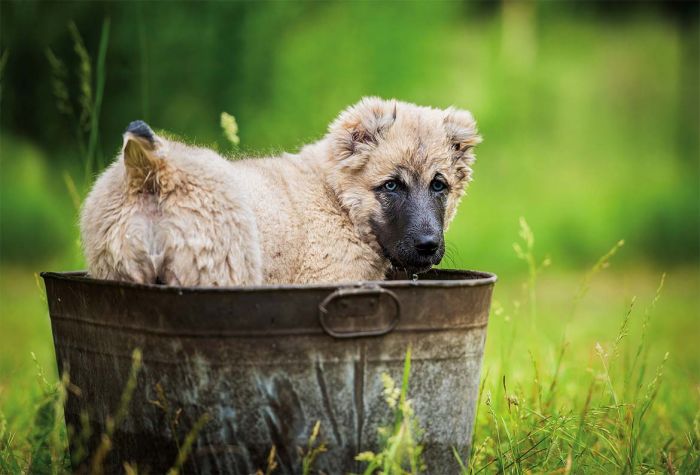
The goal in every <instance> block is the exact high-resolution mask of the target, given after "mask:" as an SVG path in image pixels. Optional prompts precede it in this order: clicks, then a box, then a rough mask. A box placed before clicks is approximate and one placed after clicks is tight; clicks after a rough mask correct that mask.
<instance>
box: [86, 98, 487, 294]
mask: <svg viewBox="0 0 700 475" xmlns="http://www.w3.org/2000/svg"><path fill="white" fill-rule="evenodd" d="M479 142H480V137H479V136H478V134H477V131H476V123H475V122H474V119H473V117H472V115H471V114H470V113H469V112H466V111H462V110H457V109H452V108H451V109H447V110H439V109H433V108H428V107H420V106H416V105H413V104H408V103H404V102H399V101H386V100H382V99H378V98H365V99H363V100H362V101H360V102H359V103H358V104H356V105H354V106H352V107H350V108H348V109H346V110H345V111H343V112H342V113H341V114H340V116H339V117H338V118H337V119H336V120H335V122H333V123H332V124H331V125H330V128H329V131H328V133H327V134H326V136H325V137H323V138H322V139H321V140H319V141H318V142H316V143H314V144H311V145H307V146H305V147H303V148H302V149H301V151H300V152H299V153H298V154H295V155H292V154H284V155H283V156H281V157H277V158H265V159H249V160H238V161H233V162H231V161H228V160H226V159H224V158H223V157H221V156H219V155H218V154H216V153H215V152H213V151H212V150H209V149H205V148H197V147H192V146H188V145H185V144H182V143H179V142H176V141H173V140H168V139H165V138H162V137H158V136H156V135H155V134H154V133H153V132H152V130H151V129H150V128H149V127H148V126H147V125H146V124H145V123H143V122H141V121H137V122H133V123H132V124H130V126H129V128H128V129H127V131H126V133H125V135H124V148H123V151H122V153H121V154H120V155H119V156H118V157H117V160H116V161H115V162H114V163H113V164H112V165H111V166H110V167H109V168H108V169H107V170H106V171H105V172H104V173H103V174H102V175H101V176H100V177H99V179H98V180H97V182H96V183H95V185H94V187H93V189H92V191H91V192H90V194H89V195H88V197H87V199H86V201H85V205H84V208H83V211H82V215H81V233H82V242H83V248H84V251H85V255H86V258H87V262H88V267H89V273H90V274H91V275H92V276H93V277H97V278H104V279H115V280H127V281H133V282H139V283H164V284H169V285H181V286H227V285H254V284H289V283H298V284H306V283H325V282H340V281H355V280H380V279H383V278H384V277H385V276H386V274H387V272H388V271H389V269H390V268H391V267H392V266H393V267H394V268H396V269H404V270H406V271H407V272H409V273H416V272H423V271H426V270H428V269H429V268H430V267H432V266H433V265H435V264H437V263H439V262H440V260H441V259H442V256H443V254H444V249H445V246H444V239H443V230H444V228H445V227H446V226H447V224H449V222H450V221H451V220H452V218H453V217H454V214H455V211H456V208H457V204H458V203H459V200H460V198H461V197H462V195H463V194H464V190H465V187H466V185H467V183H468V182H469V180H470V175H471V164H472V162H473V161H474V155H473V152H472V149H473V147H474V146H475V145H476V144H477V143H479Z"/></svg>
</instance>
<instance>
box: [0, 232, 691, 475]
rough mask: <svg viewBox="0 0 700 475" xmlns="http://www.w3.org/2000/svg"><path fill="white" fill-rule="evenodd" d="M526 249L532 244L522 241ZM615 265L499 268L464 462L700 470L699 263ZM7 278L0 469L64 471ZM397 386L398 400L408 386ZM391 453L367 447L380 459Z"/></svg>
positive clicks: (17, 275)
mask: <svg viewBox="0 0 700 475" xmlns="http://www.w3.org/2000/svg"><path fill="white" fill-rule="evenodd" d="M526 236H527V235H526ZM520 252H521V253H523V254H524V255H527V254H530V255H532V254H531V251H530V250H528V246H527V245H526V244H522V245H521V249H520ZM620 252H624V248H623V249H622V250H621V251H620ZM528 259H529V258H527V257H526V261H528ZM532 262H538V259H536V258H533V259H532ZM606 267H607V261H603V262H601V263H599V265H598V266H597V267H596V272H593V273H590V272H589V273H585V272H583V273H580V274H572V273H570V272H568V271H567V272H559V271H557V266H556V263H554V264H553V265H552V266H550V267H547V268H545V269H541V268H540V269H539V270H538V271H537V273H536V274H535V275H534V277H533V274H532V273H529V274H522V275H519V276H510V275H501V276H500V281H499V283H498V284H497V287H496V295H495V301H494V305H493V311H492V315H491V319H490V322H489V335H488V339H487V347H486V354H485V358H484V367H483V372H482V388H481V394H480V402H479V409H478V415H477V420H476V427H475V435H474V449H473V452H472V457H471V460H468V461H467V460H465V461H463V462H464V465H465V473H482V472H483V473H495V472H501V471H505V472H508V473H524V472H529V473H533V472H534V473H554V472H556V473H559V472H561V473H569V472H571V473H600V472H604V473H628V472H629V473H646V472H660V471H661V472H677V473H698V470H700V457H699V456H698V454H699V452H698V449H699V445H698V440H699V438H700V434H699V433H698V423H699V422H698V418H699V417H700V415H699V413H698V408H699V407H700V405H699V404H698V402H699V400H700V381H699V379H698V375H699V374H700V361H698V358H697V351H696V349H695V348H693V346H692V342H691V335H693V334H694V333H696V332H697V317H698V313H697V312H698V301H697V292H698V288H699V286H700V273H699V272H698V270H697V269H694V268H679V269H675V270H672V271H671V272H669V273H668V274H667V276H666V277H665V280H664V283H663V288H661V286H660V283H661V279H662V273H661V272H659V271H656V270H651V269H645V268H635V269H632V268H624V269H616V268H615V265H614V258H613V262H612V268H611V269H607V268H606ZM0 289H1V290H0V292H1V293H0V313H1V314H2V320H0V322H1V323H0V324H1V325H2V327H1V328H0V348H1V350H0V410H1V411H2V419H0V420H1V421H2V422H0V432H2V439H1V440H0V464H2V465H0V472H3V473H4V472H8V473H23V472H25V471H27V470H28V469H29V468H31V467H32V466H36V464H37V463H43V464H48V465H47V467H50V468H51V470H53V471H54V472H61V469H62V468H63V467H64V466H65V465H64V464H65V463H66V461H67V458H66V454H65V453H64V452H61V451H62V450H64V449H65V437H66V436H65V430H64V429H63V427H62V424H61V421H60V411H59V412H55V410H56V408H57V407H58V405H60V404H59V403H60V400H61V399H60V398H61V395H60V391H59V392H56V388H57V387H60V385H58V384H57V383H58V382H59V381H58V375H57V374H56V371H55V367H56V366H55V361H54V354H53V345H52V340H51V330H50V324H49V320H48V316H47V311H46V306H45V302H43V301H42V295H43V294H42V292H41V291H40V289H39V288H38V287H37V285H36V282H35V277H34V275H33V273H32V272H31V271H29V270H26V269H23V268H14V269H13V268H7V267H3V268H2V272H1V273H0ZM581 289H585V292H582V291H581ZM533 296H535V297H536V302H537V305H536V306H534V305H531V301H530V299H531V298H532V297H533ZM635 297H636V298H635ZM33 355H36V361H37V363H36V364H35V362H34V360H33ZM37 367H39V368H43V370H42V372H41V373H39V372H38V370H37ZM404 381H406V380H405V379H404ZM396 389H397V391H400V392H399V394H400V397H399V404H398V405H399V406H401V404H402V403H401V401H404V400H405V398H406V397H407V396H406V389H405V384H402V387H401V389H400V390H399V388H396ZM390 392H391V391H390ZM387 394H388V393H387ZM410 396H411V394H410V387H409V388H408V398H409V399H410ZM52 414H54V415H52ZM56 415H58V416H59V417H58V418H57V417H56ZM402 420H403V419H400V418H398V416H397V420H396V421H394V423H395V424H394V425H393V426H392V424H391V422H390V423H389V427H388V428H387V429H386V431H387V433H386V434H385V435H384V439H383V440H385V441H386V444H385V447H386V448H387V452H386V454H389V455H391V454H396V453H399V454H400V453H401V450H402V444H404V443H408V446H411V447H412V446H415V447H418V446H419V442H420V441H419V440H418V439H416V440H413V438H412V437H408V438H403V439H402V438H401V437H404V436H405V435H406V434H405V433H403V435H401V434H402V433H401V431H402V430H403V431H405V430H406V429H407V428H409V427H412V426H406V425H405V424H401V422H402ZM409 420H410V417H409ZM410 423H411V424H413V421H410ZM392 427H393V428H394V429H395V431H394V432H392ZM415 431H416V433H417V432H419V430H418V428H415ZM397 435H398V438H397ZM414 435H415V434H414ZM322 439H323V428H321V435H320V437H319V441H320V442H322ZM397 440H399V442H397ZM401 441H403V442H401ZM406 441H409V442H410V443H409V442H406ZM314 443H316V440H315V439H314V441H313V442H312V443H311V445H310V447H312V446H313V445H314ZM392 444H393V445H392ZM317 446H318V445H317ZM389 449H390V450H389ZM386 454H385V455H382V454H375V458H372V457H371V456H368V455H367V454H365V457H366V460H368V461H369V459H370V458H372V460H373V461H380V462H385V461H386V460H388V459H387V458H386ZM316 456H319V457H323V453H322V451H321V452H319V453H317V454H316ZM382 457H384V458H382ZM37 458H39V462H37ZM42 458H43V459H42ZM419 459H420V457H418V458H414V462H413V465H414V466H415V467H419V466H420V463H419ZM391 460H395V459H391ZM398 460H399V462H398V463H399V465H395V466H394V470H390V471H389V473H402V472H399V471H397V470H396V467H398V466H401V465H400V463H401V462H400V461H401V460H403V462H404V465H403V470H405V472H406V473H417V472H416V471H415V470H412V469H411V464H410V463H409V459H408V458H403V459H401V458H399V459H398ZM392 463H393V462H392ZM33 464H34V465H33ZM388 466H391V465H390V464H389V465H388ZM306 469H307V470H308V467H307V468H306ZM272 473H274V471H273V472H272ZM307 473H313V471H309V472H307Z"/></svg>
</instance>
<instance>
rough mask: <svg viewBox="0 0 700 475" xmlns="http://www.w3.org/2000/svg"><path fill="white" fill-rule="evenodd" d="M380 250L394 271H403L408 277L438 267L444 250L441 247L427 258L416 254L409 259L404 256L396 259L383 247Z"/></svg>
mask: <svg viewBox="0 0 700 475" xmlns="http://www.w3.org/2000/svg"><path fill="white" fill-rule="evenodd" d="M381 249H382V253H383V254H384V257H385V258H387V259H388V260H389V262H390V263H391V266H392V267H393V268H394V270H395V271H403V272H405V273H406V274H408V275H409V276H410V275H413V274H421V273H423V272H427V271H429V270H430V269H432V268H433V266H435V265H438V264H439V263H440V261H442V257H443V255H444V249H443V248H442V246H441V247H440V249H439V250H438V251H437V252H436V253H435V254H432V255H429V256H421V255H419V254H416V255H412V256H410V257H409V256H406V257H404V258H401V257H398V256H396V255H395V254H393V253H391V252H389V251H388V250H387V249H386V248H385V247H384V246H381Z"/></svg>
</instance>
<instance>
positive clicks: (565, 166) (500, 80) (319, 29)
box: [0, 1, 700, 404]
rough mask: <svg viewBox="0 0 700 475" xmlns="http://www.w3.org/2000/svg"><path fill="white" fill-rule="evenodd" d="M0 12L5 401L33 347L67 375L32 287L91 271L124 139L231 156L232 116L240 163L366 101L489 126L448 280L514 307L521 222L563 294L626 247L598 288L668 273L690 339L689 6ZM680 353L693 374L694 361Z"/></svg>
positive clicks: (697, 238)
mask: <svg viewBox="0 0 700 475" xmlns="http://www.w3.org/2000/svg"><path fill="white" fill-rule="evenodd" d="M0 12H1V15H0V17H1V22H2V24H1V29H0V42H1V43H0V54H1V55H2V65H3V67H2V79H1V81H2V82H1V87H2V89H1V94H2V95H1V98H0V101H1V103H0V104H1V113H0V124H1V128H2V131H1V132H0V140H1V141H0V167H1V168H0V180H1V185H0V219H1V224H0V258H1V263H0V284H1V285H2V287H1V292H2V293H1V294H0V311H2V315H1V316H0V334H2V336H3V337H2V338H0V348H2V349H0V353H2V355H0V356H2V357H1V358H0V376H2V377H0V400H1V399H2V398H3V388H4V390H5V393H6V392H7V390H8V388H10V386H11V385H12V384H11V382H10V381H12V380H13V377H14V378H15V380H16V379H17V375H18V374H21V373H22V371H24V369H26V367H27V366H31V361H28V356H27V354H28V352H29V351H30V350H33V351H35V352H37V354H38V356H39V360H40V361H41V362H43V363H44V364H45V365H47V366H49V367H52V365H53V361H52V348H51V345H50V336H49V335H50V333H49V332H50V329H49V327H48V322H47V319H46V316H45V315H46V314H45V304H44V303H43V302H41V301H40V300H39V297H38V296H39V295H40V294H41V292H42V290H41V285H40V288H39V289H36V286H35V281H34V276H33V274H34V272H36V271H40V270H48V269H51V270H68V269H75V268H81V267H82V266H83V262H82V258H81V257H80V250H79V246H78V242H77V235H78V234H77V225H76V222H77V209H76V206H75V203H76V201H79V198H80V196H82V195H83V194H84V192H85V190H86V189H87V187H88V186H89V182H90V180H91V179H92V178H93V177H94V175H95V173H96V172H97V170H98V169H99V168H101V167H103V166H105V165H106V164H107V163H109V162H110V161H111V160H112V159H113V157H114V156H115V154H116V153H117V151H118V148H119V146H120V144H121V133H122V131H123V130H124V128H125V126H126V124H128V123H129V122H130V121H132V120H134V119H145V120H146V121H148V122H149V123H150V124H151V125H152V126H153V127H154V128H156V129H164V130H167V131H169V132H171V133H173V134H176V135H178V136H181V137H184V138H186V139H187V140H190V141H194V142H197V143H199V144H202V145H207V146H211V147H215V148H217V149H219V150H220V151H222V152H230V151H231V150H230V147H229V145H228V144H227V141H226V139H225V137H224V135H223V134H222V131H221V129H220V127H219V116H220V113H221V112H222V111H226V112H228V113H231V114H233V115H235V117H236V118H237V120H238V123H239V125H240V137H241V146H242V150H241V151H243V152H250V153H255V154H269V153H276V152H279V151H281V150H290V151H291V150H296V149H298V147H299V146H300V145H302V144H304V143H308V142H310V141H313V140H316V139H318V138H320V137H321V136H322V135H323V134H324V132H325V129H326V127H327V124H328V123H329V122H330V121H331V120H332V119H333V118H334V117H335V115H337V114H338V113H339V112H340V111H341V110H342V109H343V108H345V107H346V106H348V105H349V104H352V103H354V102H356V101H357V100H359V99H360V98H361V97H362V96H364V95H379V96H383V97H386V98H391V97H395V98H398V99H401V100H405V101H411V102H416V103H419V104H424V105H431V106H436V107H447V106H449V105H455V106H457V107H461V108H466V109H469V110H471V111H472V112H473V114H474V115H475V117H476V119H477V121H478V123H479V128H480V131H481V133H482V135H483V137H484V143H483V144H482V145H481V146H480V147H479V148H478V151H477V156H478V160H477V163H476V165H475V174H474V178H475V179H474V182H473V184H472V185H471V188H470V189H469V192H468V195H467V197H466V199H465V200H464V201H463V203H462V206H461V209H460V212H459V214H458V217H457V218H456V220H455V222H454V223H453V225H452V227H451V228H450V230H449V232H448V236H447V240H448V243H449V244H448V246H449V252H448V258H447V259H446V261H445V263H444V265H445V266H448V267H466V268H476V269H483V270H489V271H494V272H496V273H498V274H499V275H500V277H501V283H500V284H499V286H501V287H500V288H501V289H503V290H501V292H504V293H503V294H500V295H515V292H516V290H517V286H516V285H515V284H513V282H515V281H516V279H517V278H519V276H520V275H522V274H523V272H524V271H525V268H524V266H523V264H522V262H520V261H519V260H518V259H517V258H515V256H514V254H513V250H512V247H511V246H512V243H513V242H514V241H515V240H516V239H517V233H518V219H519V217H520V216H524V217H526V218H527V220H528V222H529V223H530V225H531V226H532V228H533V229H534V230H535V235H536V244H535V245H536V249H537V252H538V253H539V254H540V255H544V254H547V253H548V254H549V255H550V256H551V258H552V261H553V263H554V267H555V269H556V271H554V274H553V275H554V276H555V277H553V278H552V281H553V282H556V285H552V286H550V287H548V289H549V290H547V291H546V292H550V294H558V292H559V290H560V289H561V288H562V286H564V287H566V288H571V287H572V286H573V287H575V285H576V283H577V282H578V281H580V279H581V275H582V271H581V270H582V269H584V268H588V267H590V266H591V265H592V264H593V263H594V262H595V261H596V259H597V258H598V257H599V256H600V255H602V254H603V253H605V252H606V251H607V250H608V249H609V248H610V247H611V246H612V245H613V244H614V243H615V242H617V241H618V240H619V239H625V240H626V245H625V247H624V248H623V249H622V251H621V252H620V253H619V254H618V255H617V256H616V257H615V266H616V269H617V274H615V275H617V276H618V279H617V280H615V279H611V280H608V281H606V282H607V285H606V286H605V288H601V289H600V293H599V294H598V296H599V298H600V299H601V301H602V302H615V304H614V307H613V308H612V309H611V310H610V313H614V312H620V313H615V315H618V314H619V315H621V311H622V308H623V306H622V300H623V299H624V298H628V297H629V296H630V293H631V292H635V291H636V290H635V289H639V288H641V289H645V291H650V292H652V294H653V288H654V286H655V283H656V282H657V281H658V276H659V275H660V273H661V272H662V271H669V272H670V275H671V278H670V279H669V283H668V285H667V286H668V287H669V288H670V289H671V290H670V291H669V295H670V296H671V297H670V298H671V299H672V301H671V302H670V303H669V307H668V309H673V313H672V314H671V313H669V314H666V315H664V322H663V326H660V327H659V329H660V330H661V331H660V334H662V335H667V338H666V337H664V338H666V340H665V341H666V343H667V345H666V347H673V348H684V347H687V346H688V345H687V344H688V338H689V336H688V335H689V334H690V333H692V332H693V331H697V316H698V307H699V306H700V303H699V301H698V294H700V288H698V276H699V273H700V268H699V267H700V187H699V183H700V163H699V146H698V132H699V131H700V123H699V107H700V96H699V93H698V89H699V78H698V70H699V64H698V61H699V58H700V50H699V41H698V3H697V2H662V1H659V2H654V1H643V2H619V3H616V2H589V1H586V2H564V1H562V2H555V1H541V2H524V1H523V2H510V1H505V2H500V1H492V2H466V3H460V2H400V3H399V2H364V1H345V2H270V3H262V2H240V3H239V2H196V3H195V2H191V3H189V2H168V3H166V2H108V1H106V2H77V1H76V2H46V3H40V2H1V3H0ZM107 28H108V31H107ZM101 41H102V42H103V45H104V46H103V50H102V51H103V58H104V62H103V65H102V66H101V65H100V64H99V63H100V61H99V57H100V42H101ZM102 81H103V84H104V92H103V94H100V92H99V89H100V86H99V85H100V83H101V82H102ZM100 102H101V104H100ZM98 109H99V110H98ZM91 124H92V125H91ZM95 125H96V126H97V127H94V126H95ZM91 142H92V144H93V146H94V152H93V153H90V147H91V145H90V144H91ZM89 155H90V156H93V157H94V163H95V167H94V168H92V169H90V167H87V172H86V165H85V162H86V157H87V156H89ZM73 185H74V186H75V190H74V191H75V193H72V192H71V187H72V186H73ZM266 193H275V190H261V194H262V197H263V198H264V195H265V194H266ZM674 275H677V276H679V279H677V280H675V281H674V279H673V276H674ZM638 283H639V285H637V284H638ZM509 289H511V290H513V293H512V294H508V292H509ZM649 289H651V290H649ZM557 298H558V297H556V298H555V300H556V299H557ZM673 299H675V300H673ZM599 303H600V302H599ZM564 306H565V305H564V304H561V308H563V307H564ZM594 307H595V306H594ZM599 307H600V305H598V307H595V309H597V310H600V308H599ZM555 308H559V307H555ZM597 310H596V311H597ZM553 314H556V311H553ZM605 315H608V314H605ZM603 320H605V319H603V318H602V317H601V319H599V320H595V319H591V320H590V322H591V323H592V324H591V323H589V324H588V327H586V328H588V329H589V330H590V331H591V332H593V333H595V331H596V325H599V324H600V322H601V321H603ZM614 321H615V322H617V320H614ZM616 325H617V323H615V324H613V325H612V326H613V327H614V326H616ZM607 327H610V324H608V326H607ZM607 327H606V328H607ZM557 331H558V329H557V330H556V331H555V330H552V332H553V333H556V332H557ZM586 331H588V330H586ZM664 332H666V333H664ZM592 338H593V339H595V338H596V337H595V336H594V337H592ZM490 341H491V340H490ZM496 343H497V342H496ZM490 344H491V343H490ZM662 350H663V348H662ZM679 351H681V352H682V351H685V353H684V355H685V356H682V357H681V360H682V361H685V362H686V363H687V365H685V366H683V368H684V369H683V370H682V371H683V374H684V375H685V376H684V378H691V377H690V374H692V373H691V371H690V369H693V371H694V370H695V369H698V367H697V361H695V360H694V357H693V356H692V349H686V350H679ZM52 368H53V367H52ZM693 381H694V383H693V384H695V385H696V386H697V384H698V383H697V375H696V377H694V379H693ZM692 399H696V398H692ZM19 400H21V397H19V396H18V401H19ZM17 404H19V402H18V403H17Z"/></svg>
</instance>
